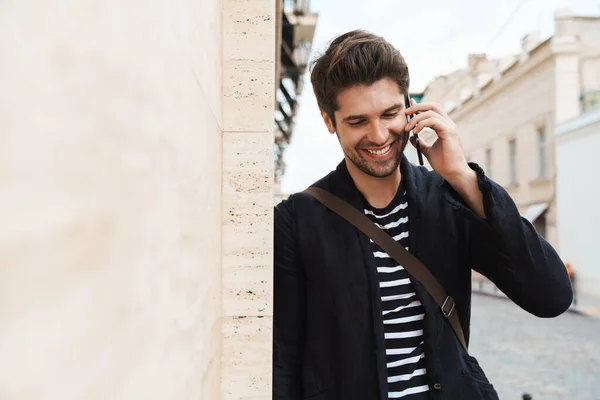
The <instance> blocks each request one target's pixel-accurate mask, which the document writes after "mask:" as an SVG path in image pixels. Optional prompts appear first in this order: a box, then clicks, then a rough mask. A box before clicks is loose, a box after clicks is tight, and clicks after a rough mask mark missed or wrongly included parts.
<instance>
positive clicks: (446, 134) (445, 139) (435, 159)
mask: <svg viewBox="0 0 600 400" xmlns="http://www.w3.org/2000/svg"><path fill="white" fill-rule="evenodd" d="M404 112H405V113H406V114H416V115H414V116H413V117H412V119H411V121H410V122H409V123H408V124H407V125H406V128H405V130H406V131H407V132H410V131H411V130H412V131H413V133H419V132H421V131H422V130H423V128H431V129H433V130H434V131H435V133H436V134H437V137H438V139H437V140H436V141H435V142H434V143H433V144H428V143H426V142H424V141H423V140H422V139H421V138H419V144H420V145H421V151H422V152H423V155H424V156H425V157H427V160H428V161H429V164H431V167H432V168H433V169H434V170H435V171H436V172H437V173H438V174H440V176H441V177H442V178H444V179H445V180H447V181H451V180H453V179H454V178H455V177H457V176H458V175H463V174H465V173H469V171H471V168H469V166H468V164H467V159H466V158H465V153H464V150H463V147H462V143H461V141H460V137H459V136H458V132H457V129H456V124H455V123H454V121H452V120H451V119H450V117H449V116H448V114H446V113H445V112H444V111H443V110H442V109H441V108H440V106H439V105H437V104H435V103H421V104H416V103H415V102H414V100H413V101H412V105H411V106H410V107H409V108H407V109H406V110H405V111H404ZM410 139H411V142H412V143H413V145H414V144H415V143H414V136H411V138H410Z"/></svg>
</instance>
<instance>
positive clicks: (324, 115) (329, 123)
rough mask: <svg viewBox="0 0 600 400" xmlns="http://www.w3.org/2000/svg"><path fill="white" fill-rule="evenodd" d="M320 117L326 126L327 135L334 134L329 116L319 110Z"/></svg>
mask: <svg viewBox="0 0 600 400" xmlns="http://www.w3.org/2000/svg"><path fill="white" fill-rule="evenodd" d="M321 116H322V117H323V121H325V125H327V130H328V131H329V133H335V126H333V121H332V120H331V117H330V116H329V114H327V113H326V112H325V111H323V110H321Z"/></svg>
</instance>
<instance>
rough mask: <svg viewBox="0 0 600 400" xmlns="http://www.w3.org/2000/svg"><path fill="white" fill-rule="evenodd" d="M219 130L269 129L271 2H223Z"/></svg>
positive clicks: (272, 88) (272, 38)
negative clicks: (220, 123) (220, 121)
mask: <svg viewBox="0 0 600 400" xmlns="http://www.w3.org/2000/svg"><path fill="white" fill-rule="evenodd" d="M223 4H224V7H223V67H224V69H223V116H224V118H223V130H224V131H238V132H239V131H242V132H244V131H245V132H267V131H269V132H270V131H272V129H273V124H274V122H273V105H274V92H275V86H274V75H275V2H274V1H267V0H257V1H252V2H249V1H243V0H224V1H223Z"/></svg>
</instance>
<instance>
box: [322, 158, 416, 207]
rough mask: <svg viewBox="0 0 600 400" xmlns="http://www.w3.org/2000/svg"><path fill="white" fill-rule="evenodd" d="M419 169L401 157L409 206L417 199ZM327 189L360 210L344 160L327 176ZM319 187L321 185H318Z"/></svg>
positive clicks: (360, 205)
mask: <svg viewBox="0 0 600 400" xmlns="http://www.w3.org/2000/svg"><path fill="white" fill-rule="evenodd" d="M418 169H419V167H416V166H414V165H413V164H411V163H410V161H408V159H407V158H406V156H403V157H402V160H401V162H400V170H401V172H402V180H403V184H404V187H405V188H406V191H407V196H408V201H409V204H413V205H415V206H416V205H417V199H418V198H419V192H418V191H419V188H421V185H420V184H419V183H420V182H421V180H422V179H423V176H422V175H423V173H422V172H421V173H419V172H420V171H419V170H418ZM328 181H329V182H328V185H327V186H329V187H328V188H327V189H328V190H329V191H331V193H333V194H335V195H336V196H338V197H340V198H342V199H344V200H346V201H347V202H348V203H350V204H351V205H352V206H353V207H355V208H357V209H359V210H362V208H363V205H362V201H361V194H360V192H359V190H358V188H357V187H356V185H355V184H354V180H353V179H352V176H351V175H350V172H348V167H347V166H346V160H342V161H341V162H340V163H339V164H338V166H337V167H336V169H335V171H334V172H332V173H331V174H330V175H329V179H328ZM318 186H321V185H318Z"/></svg>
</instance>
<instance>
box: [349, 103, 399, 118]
mask: <svg viewBox="0 0 600 400" xmlns="http://www.w3.org/2000/svg"><path fill="white" fill-rule="evenodd" d="M398 108H404V104H402V103H396V104H394V105H393V106H390V107H388V108H386V109H385V110H383V112H382V114H386V113H389V112H390V111H393V110H395V109H398ZM363 118H367V116H366V115H348V116H347V117H346V118H344V119H343V120H342V122H348V121H352V120H355V119H363Z"/></svg>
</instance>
